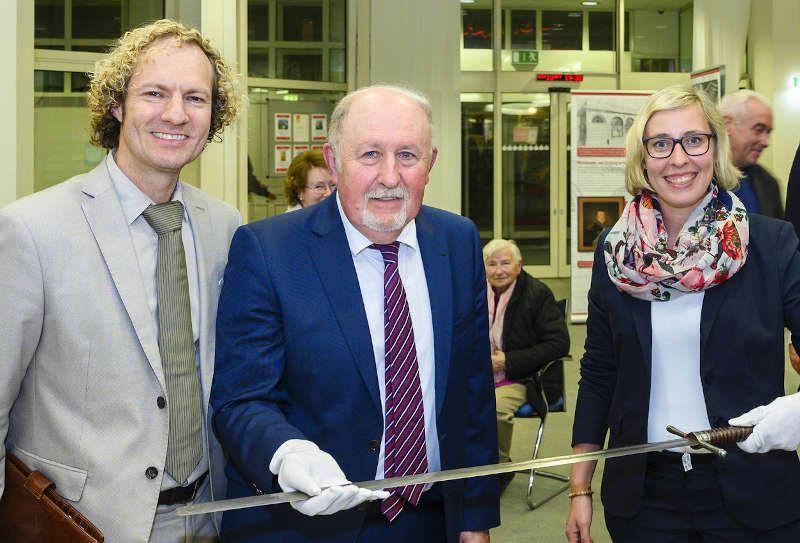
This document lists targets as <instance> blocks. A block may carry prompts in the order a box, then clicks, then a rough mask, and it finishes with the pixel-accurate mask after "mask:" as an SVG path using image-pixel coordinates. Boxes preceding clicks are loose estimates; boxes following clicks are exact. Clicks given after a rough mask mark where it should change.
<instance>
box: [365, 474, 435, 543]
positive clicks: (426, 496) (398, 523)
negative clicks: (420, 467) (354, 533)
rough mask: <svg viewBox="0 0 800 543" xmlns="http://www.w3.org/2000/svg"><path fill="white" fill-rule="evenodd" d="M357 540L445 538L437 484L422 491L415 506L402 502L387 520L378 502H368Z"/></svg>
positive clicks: (368, 542) (425, 539) (396, 540)
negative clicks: (395, 516)
mask: <svg viewBox="0 0 800 543" xmlns="http://www.w3.org/2000/svg"><path fill="white" fill-rule="evenodd" d="M357 541H358V542H359V543H373V542H374V543H385V542H398V543H399V542H407V541H426V542H430V543H434V542H441V541H447V537H446V534H445V519H444V503H443V502H442V493H441V490H440V489H439V487H438V485H434V486H433V487H431V489H430V490H428V491H426V492H424V493H423V494H422V498H420V501H419V503H418V504H417V506H416V507H414V506H410V505H408V504H406V506H405V507H404V508H403V511H402V512H401V513H400V514H399V515H398V516H397V518H396V519H394V521H393V522H392V523H391V524H390V523H389V521H388V520H387V519H386V517H384V516H383V515H382V514H381V513H380V502H371V503H370V506H369V508H368V513H367V518H366V519H365V520H364V524H363V525H362V527H361V533H359V535H358V540H357Z"/></svg>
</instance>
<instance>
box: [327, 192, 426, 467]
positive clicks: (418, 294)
mask: <svg viewBox="0 0 800 543" xmlns="http://www.w3.org/2000/svg"><path fill="white" fill-rule="evenodd" d="M336 205H337V206H338V207H339V215H340V216H341V218H342V223H343V224H344V231H345V234H346V235H347V243H348V245H349V246H350V254H351V255H352V257H353V264H354V265H355V268H356V275H357V276H358V285H359V288H360V289H361V299H362V300H363V302H364V310H365V312H366V314H367V323H368V324H369V333H370V336H371V338H372V350H373V352H374V354H375V369H376V371H377V375H378V389H379V390H380V397H381V408H382V409H383V412H384V413H383V417H384V419H383V422H384V428H385V427H386V380H385V377H386V376H385V371H386V364H385V344H384V332H383V297H384V296H383V255H381V253H380V251H377V250H375V249H369V246H370V245H372V242H371V241H370V240H368V239H367V238H366V237H365V236H364V235H363V234H362V233H361V232H359V231H358V230H356V228H355V227H354V226H353V225H352V224H351V223H350V221H349V220H348V219H347V216H346V215H345V214H344V210H343V209H342V203H341V201H340V200H339V194H338V193H337V194H336ZM397 241H399V242H400V250H399V252H398V263H397V267H398V272H399V273H400V280H401V281H402V282H403V288H404V289H405V292H406V300H407V301H408V310H409V313H410V316H411V325H412V328H413V330H414V344H415V346H416V349H417V365H418V367H419V381H420V387H421V388H422V404H423V408H424V413H425V446H426V448H427V453H428V471H429V472H434V471H440V469H441V462H440V460H439V439H438V433H437V431H436V389H435V386H434V384H435V370H436V367H435V353H434V347H433V318H432V317H431V303H430V298H429V296H428V283H427V280H426V279H425V268H424V267H423V265H422V255H421V254H420V250H419V243H418V242H417V227H416V223H415V222H414V221H413V220H412V221H411V222H410V223H408V224H407V225H406V226H405V228H403V230H402V231H401V232H400V235H399V236H398V238H397ZM385 446H386V432H385V431H384V434H383V436H382V437H381V448H380V452H379V454H378V468H377V470H376V472H375V478H376V479H383V478H384V473H383V466H384V459H385Z"/></svg>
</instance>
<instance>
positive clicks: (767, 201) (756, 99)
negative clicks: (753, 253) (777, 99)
mask: <svg viewBox="0 0 800 543" xmlns="http://www.w3.org/2000/svg"><path fill="white" fill-rule="evenodd" d="M720 112H721V113H722V117H723V119H725V127H726V128H727V130H728V137H729V138H730V141H731V160H732V161H733V164H734V165H735V166H736V167H737V168H739V170H741V172H742V179H741V184H740V186H739V189H738V190H736V191H735V194H736V195H737V196H738V197H739V199H740V200H742V203H743V204H744V207H745V209H747V211H748V212H750V213H760V214H761V215H766V216H768V217H774V218H776V219H782V218H783V205H782V204H781V194H780V189H779V188H778V181H777V180H776V179H775V177H774V176H773V175H772V174H771V173H769V172H768V171H767V170H766V169H764V168H763V167H761V166H759V165H758V164H756V162H758V157H760V156H761V153H762V152H763V151H764V149H766V148H767V147H769V136H770V133H771V132H772V108H771V107H770V105H769V102H768V101H767V99H766V98H765V97H764V96H763V95H761V94H759V93H757V92H755V91H751V90H740V91H736V92H734V93H731V94H726V95H725V98H723V100H722V103H721V104H720Z"/></svg>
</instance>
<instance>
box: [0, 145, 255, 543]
mask: <svg viewBox="0 0 800 543" xmlns="http://www.w3.org/2000/svg"><path fill="white" fill-rule="evenodd" d="M184 200H185V202H186V209H187V211H188V214H189V218H190V220H191V223H192V228H193V232H194V240H195V249H196V255H197V269H198V276H199V286H200V339H199V347H198V351H199V356H200V368H201V372H200V383H201V393H202V395H203V409H204V411H205V413H204V415H205V416H206V421H207V422H208V423H209V424H208V425H207V427H208V429H209V431H208V432H207V433H208V435H209V438H208V440H207V443H206V447H207V455H208V458H209V463H210V466H211V482H212V493H213V496H215V497H224V496H225V478H224V474H223V466H224V460H223V458H222V450H221V448H220V446H219V443H218V442H217V440H216V438H215V437H214V433H213V431H212V430H211V426H210V421H211V413H209V410H210V408H209V405H208V397H209V393H210V391H211V381H212V377H213V366H214V339H215V321H216V313H217V299H218V297H219V292H220V286H221V283H222V274H223V271H224V270H225V264H226V261H227V256H228V247H229V244H230V240H231V237H232V236H233V232H234V230H235V229H236V228H237V226H238V225H239V224H240V223H241V218H240V216H239V213H238V212H237V211H236V209H234V208H233V207H231V206H229V205H228V204H224V203H222V202H220V201H218V200H215V199H213V198H211V197H209V196H207V195H206V194H204V193H203V192H201V191H200V190H198V189H196V188H194V187H192V186H190V185H186V184H184ZM146 300H147V299H146V295H145V288H144V285H143V283H142V278H141V274H140V273H139V264H138V261H137V258H136V254H135V252H134V247H133V242H132V241H131V236H130V233H129V229H128V225H127V224H126V221H125V218H124V216H123V212H122V207H121V205H120V202H119V198H118V197H117V193H116V191H115V190H114V187H113V185H112V183H111V178H110V176H109V174H108V169H107V166H106V163H105V161H103V162H101V163H100V165H99V166H97V167H96V168H95V169H94V170H92V171H91V172H89V173H86V174H83V175H78V176H76V177H73V178H72V179H69V180H67V181H65V182H63V183H60V184H58V185H56V186H54V187H52V188H50V189H47V190H45V191H42V192H39V193H37V194H34V195H32V196H29V197H26V198H22V199H20V200H18V201H16V202H14V203H12V204H11V205H9V206H7V207H5V208H4V209H2V210H0V376H2V378H0V443H2V442H3V440H5V445H6V448H7V449H8V450H10V451H13V452H14V453H15V454H17V456H19V457H20V459H22V461H24V462H25V463H26V464H28V466H29V467H31V468H32V469H38V470H40V471H41V472H42V473H44V474H45V475H46V476H47V477H49V478H51V479H52V480H53V481H54V482H55V483H56V487H57V491H58V492H59V493H60V494H61V495H62V496H64V498H66V499H68V500H70V501H71V502H73V503H74V505H75V506H76V507H77V508H78V509H79V510H80V511H81V512H82V513H83V514H84V515H86V516H87V517H88V518H89V520H91V521H92V522H93V523H95V524H96V525H97V526H98V527H99V528H100V529H101V530H102V531H103V532H104V534H105V539H106V541H109V542H115V543H117V542H119V543H128V542H146V541H147V540H148V538H149V536H150V529H151V526H152V521H153V517H154V515H155V510H156V506H157V501H158V494H159V491H160V487H161V479H162V475H163V469H164V462H165V458H166V452H167V432H168V426H169V414H168V409H169V406H167V408H166V409H159V408H158V406H157V404H156V399H157V398H158V397H159V396H166V386H165V383H164V371H163V368H162V365H161V357H160V355H159V350H158V334H157V331H156V323H155V322H154V321H153V318H152V315H151V313H150V311H149V309H148V306H147V301H146ZM4 458H5V450H4V449H3V448H2V447H0V461H2V460H4ZM0 466H2V464H1V463H0ZM150 466H153V467H155V468H157V469H158V476H157V477H155V478H154V479H149V478H148V477H147V476H146V475H145V471H146V470H147V468H148V467H150ZM0 475H2V477H0V493H2V491H3V488H4V482H5V474H4V472H3V471H2V468H0Z"/></svg>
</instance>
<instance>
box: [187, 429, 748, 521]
mask: <svg viewBox="0 0 800 543" xmlns="http://www.w3.org/2000/svg"><path fill="white" fill-rule="evenodd" d="M667 431H669V432H670V433H672V434H675V435H679V436H682V437H680V438H678V439H671V440H668V441H659V442H657V443H643V444H640V445H630V446H628V447H617V448H614V449H604V450H599V451H590V452H585V453H579V454H567V455H564V456H552V457H550V458H542V459H539V460H525V461H522V462H501V463H500V464H489V465H486V466H475V467H470V468H458V469H448V470H444V471H436V472H432V473H420V474H417V475H404V476H402V477H390V478H387V479H377V480H373V481H361V482H358V483H352V484H353V485H355V486H357V487H360V488H365V489H367V490H382V489H386V488H395V487H399V486H408V485H418V484H427V483H438V482H441V481H452V480H454V479H467V478H470V477H482V476H485V475H496V474H499V473H509V472H512V471H525V470H530V469H540V468H546V467H551V466H563V465H567V464H575V463H577V462H587V461H590V460H600V459H604V458H616V457H619V456H630V455H632V454H643V453H647V452H653V451H663V450H666V449H673V448H676V447H686V446H690V447H693V448H704V449H707V450H709V452H712V453H714V454H716V455H717V456H720V457H722V458H724V457H725V455H726V454H727V453H726V451H725V450H724V449H721V448H719V447H718V446H717V445H725V444H731V443H735V442H737V441H742V440H744V439H746V438H747V437H748V436H749V435H750V433H751V432H752V431H753V427H752V426H737V427H730V426H729V427H725V428H714V429H711V430H703V431H700V432H689V433H685V432H682V431H680V430H678V429H677V428H674V427H673V426H667ZM309 498H311V496H309V495H308V494H305V493H303V492H276V493H274V494H260V495H258V496H248V497H246V498H234V499H230V500H218V501H213V502H205V503H196V504H191V505H184V506H182V507H178V508H177V509H176V510H175V513H177V514H178V515H179V516H188V515H202V514H205V513H217V512H221V511H231V510H233V509H245V508H247V507H259V506H265V505H276V504H279V503H290V502H296V501H300V500H307V499H309Z"/></svg>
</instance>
